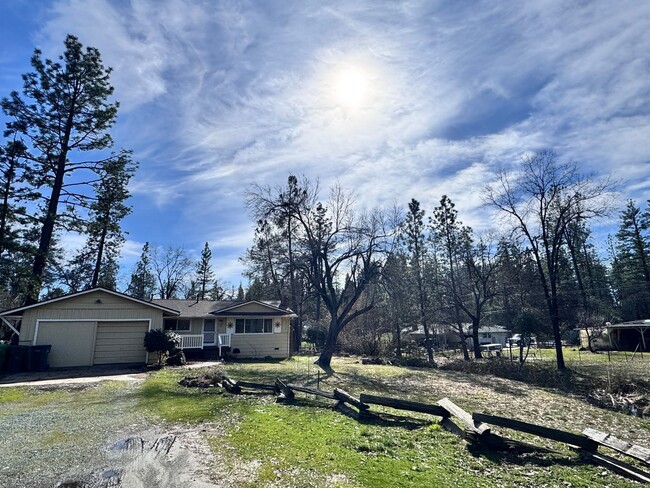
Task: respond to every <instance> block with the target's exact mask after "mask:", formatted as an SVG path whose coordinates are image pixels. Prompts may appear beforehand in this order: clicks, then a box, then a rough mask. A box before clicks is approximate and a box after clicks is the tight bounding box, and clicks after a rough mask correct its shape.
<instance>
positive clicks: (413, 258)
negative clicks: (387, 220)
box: [400, 199, 435, 364]
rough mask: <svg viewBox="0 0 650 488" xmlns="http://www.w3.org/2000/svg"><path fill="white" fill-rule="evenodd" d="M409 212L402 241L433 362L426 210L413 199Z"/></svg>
mask: <svg viewBox="0 0 650 488" xmlns="http://www.w3.org/2000/svg"><path fill="white" fill-rule="evenodd" d="M408 207H409V210H408V213H407V214H406V219H405V220H404V223H403V225H402V229H401V232H400V238H401V240H402V241H403V242H404V243H405V244H406V248H407V250H408V253H409V256H408V257H409V264H410V267H411V271H412V273H413V274H414V276H415V285H416V291H417V297H418V309H419V311H420V322H421V324H422V327H423V328H424V345H425V347H426V349H427V356H428V358H429V362H430V363H432V364H435V363H434V362H433V344H432V340H431V333H430V331H429V323H428V310H427V302H428V296H427V291H426V289H425V283H424V270H423V268H424V259H425V255H426V246H425V238H424V237H425V236H424V228H425V227H424V221H423V218H424V210H421V209H420V202H418V201H417V200H415V199H412V200H411V202H410V203H409V205H408Z"/></svg>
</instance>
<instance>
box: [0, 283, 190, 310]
mask: <svg viewBox="0 0 650 488" xmlns="http://www.w3.org/2000/svg"><path fill="white" fill-rule="evenodd" d="M98 291H100V292H103V293H108V294H109V295H115V296H117V297H120V298H124V299H126V300H130V301H132V302H136V303H139V304H140V305H146V306H148V307H152V308H155V309H158V310H161V311H162V312H163V314H165V313H166V314H168V315H178V314H179V312H178V310H176V309H174V308H171V307H169V306H166V305H163V304H158V303H154V302H148V301H146V300H140V299H139V298H133V297H131V296H129V295H125V294H124V293H119V292H117V291H113V290H108V289H106V288H102V287H101V286H98V287H96V288H90V289H88V290H83V291H78V292H76V293H68V294H67V295H61V296H60V297H56V298H50V299H49V300H43V301H40V302H37V303H34V304H32V305H25V306H24V307H18V308H12V309H11V310H5V311H4V312H0V315H2V316H12V315H22V312H24V311H25V310H29V309H31V308H37V307H41V306H43V305H49V304H51V303H55V302H60V301H62V300H68V299H70V298H74V297H79V296H82V295H88V294H90V293H96V292H98Z"/></svg>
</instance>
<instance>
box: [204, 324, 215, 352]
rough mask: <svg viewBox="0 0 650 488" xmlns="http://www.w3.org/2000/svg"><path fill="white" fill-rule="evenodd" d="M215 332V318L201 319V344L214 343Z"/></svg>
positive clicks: (212, 344) (211, 344) (209, 344)
mask: <svg viewBox="0 0 650 488" xmlns="http://www.w3.org/2000/svg"><path fill="white" fill-rule="evenodd" d="M216 334H217V329H216V323H215V319H203V345H204V346H214V345H215V344H216Z"/></svg>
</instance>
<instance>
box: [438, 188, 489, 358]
mask: <svg viewBox="0 0 650 488" xmlns="http://www.w3.org/2000/svg"><path fill="white" fill-rule="evenodd" d="M455 207H456V206H455V205H454V203H453V202H452V201H451V200H450V199H449V197H447V195H443V196H442V198H441V199H440V205H439V206H438V207H436V208H435V209H434V210H433V217H432V218H431V219H430V221H431V230H432V234H433V236H434V239H435V241H436V242H437V243H438V245H439V249H440V253H441V261H442V262H443V263H444V265H445V268H446V269H445V274H446V279H445V283H446V285H447V289H448V297H449V302H451V303H450V305H451V314H450V315H451V320H450V321H451V323H452V324H453V325H454V327H455V329H456V331H457V332H458V335H459V337H460V345H461V348H462V350H463V356H464V357H465V359H466V360H468V359H469V352H468V351H467V343H466V342H465V339H466V337H467V332H466V331H465V329H464V326H463V323H464V321H463V313H462V304H461V283H460V279H461V276H460V271H461V270H460V266H461V264H460V261H461V257H462V254H463V251H464V250H463V248H464V247H466V246H469V245H470V244H469V242H468V241H469V239H470V237H469V233H470V229H469V228H468V227H464V226H463V225H462V222H460V221H459V220H458V211H457V210H456V208H455ZM479 355H480V353H479Z"/></svg>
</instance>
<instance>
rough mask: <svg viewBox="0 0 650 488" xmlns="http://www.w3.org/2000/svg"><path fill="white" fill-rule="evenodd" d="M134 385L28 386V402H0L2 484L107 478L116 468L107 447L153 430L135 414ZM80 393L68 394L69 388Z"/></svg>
mask: <svg viewBox="0 0 650 488" xmlns="http://www.w3.org/2000/svg"><path fill="white" fill-rule="evenodd" d="M135 388H137V385H135V384H129V383H122V384H119V385H115V384H112V383H102V384H96V385H91V386H88V385H83V386H74V387H57V388H56V389H35V388H30V389H28V390H27V395H28V396H29V401H25V402H23V401H17V402H9V403H5V404H2V410H1V411H0V433H2V442H0V486H2V487H7V488H8V487H22V486H25V487H41V486H42V487H49V488H51V487H53V486H56V485H57V483H59V482H61V481H65V480H81V481H84V482H86V483H87V484H89V483H91V480H93V479H100V480H104V481H106V483H105V486H110V485H108V484H107V483H108V482H109V481H110V479H111V477H108V478H107V477H104V476H103V475H104V473H106V472H108V471H111V470H117V469H119V467H116V466H115V465H114V463H115V460H114V459H111V452H110V451H109V449H108V448H107V446H111V445H113V444H115V442H117V441H118V440H119V439H123V438H127V437H131V436H133V435H142V433H143V432H150V431H152V426H150V425H148V423H147V422H146V419H145V418H144V417H143V416H142V415H141V414H140V413H137V410H136V408H135V406H136V401H137V400H136V396H135V395H134V391H135ZM73 390H74V391H75V392H77V393H79V390H83V391H82V392H81V394H76V395H71V394H70V393H71V391H73Z"/></svg>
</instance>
